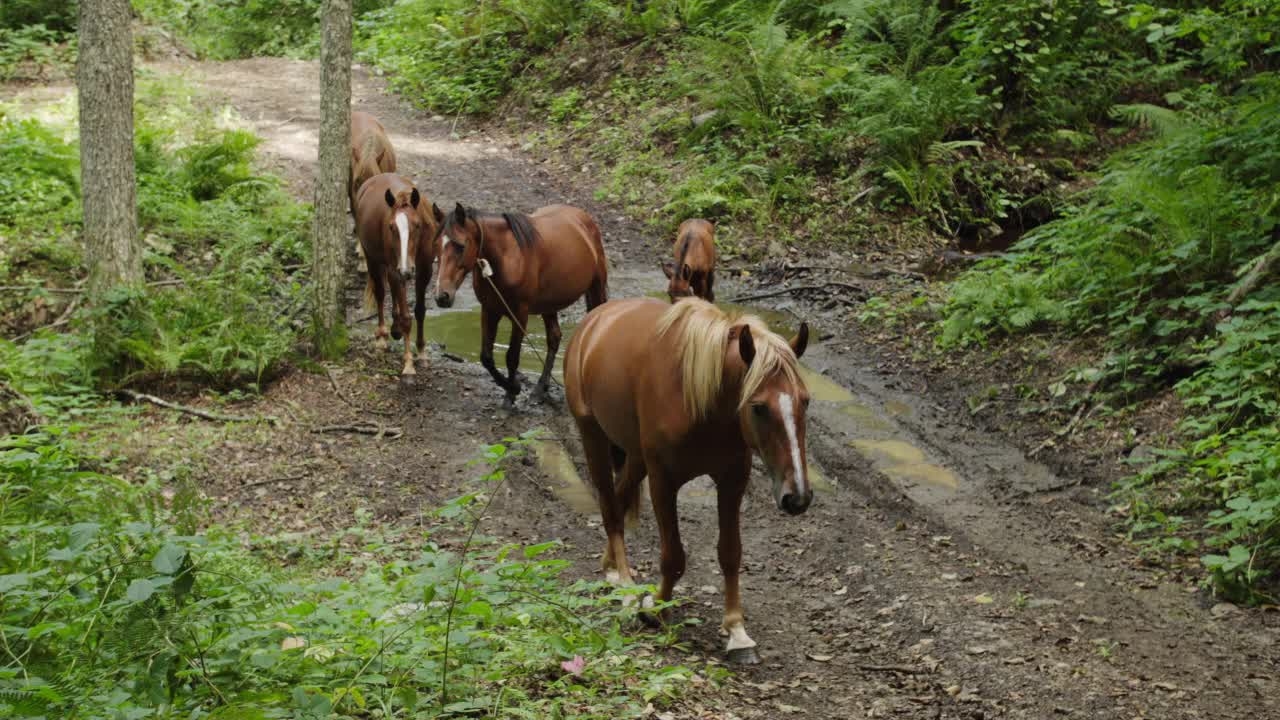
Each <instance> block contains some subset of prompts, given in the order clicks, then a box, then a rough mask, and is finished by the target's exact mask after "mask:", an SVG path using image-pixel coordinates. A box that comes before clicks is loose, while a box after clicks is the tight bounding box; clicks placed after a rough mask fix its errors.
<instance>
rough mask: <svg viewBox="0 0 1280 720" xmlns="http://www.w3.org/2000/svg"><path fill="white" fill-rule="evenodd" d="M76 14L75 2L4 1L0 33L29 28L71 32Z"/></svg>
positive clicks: (60, 0)
mask: <svg viewBox="0 0 1280 720" xmlns="http://www.w3.org/2000/svg"><path fill="white" fill-rule="evenodd" d="M78 13H79V2H77V0H5V3H4V4H3V5H0V32H3V31H5V30H19V29H22V28H29V27H40V28H41V29H42V30H43V29H45V28H47V29H48V30H49V31H52V32H57V33H66V32H72V31H74V30H75V29H76V16H77V14H78ZM0 44H3V43H0Z"/></svg>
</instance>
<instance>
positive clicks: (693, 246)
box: [662, 218, 716, 302]
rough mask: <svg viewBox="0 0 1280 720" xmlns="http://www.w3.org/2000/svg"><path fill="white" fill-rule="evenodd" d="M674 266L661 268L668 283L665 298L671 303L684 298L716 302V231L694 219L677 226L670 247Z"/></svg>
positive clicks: (713, 226)
mask: <svg viewBox="0 0 1280 720" xmlns="http://www.w3.org/2000/svg"><path fill="white" fill-rule="evenodd" d="M672 250H673V252H674V254H675V258H676V264H675V265H674V266H671V265H668V264H665V263H664V264H663V265H662V272H663V274H665V275H666V276H667V279H668V280H670V281H671V282H670V284H668V285H667V295H668V296H669V297H670V298H671V302H675V301H676V300H679V299H680V298H685V297H690V296H693V297H700V298H702V299H703V300H706V301H707V302H715V301H716V293H715V282H716V227H715V225H712V224H711V223H709V222H707V221H706V220H702V219H699V218H694V219H692V220H685V221H684V222H682V223H680V229H679V230H677V231H676V244H675V246H674V247H673V249H672Z"/></svg>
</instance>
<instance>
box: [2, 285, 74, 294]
mask: <svg viewBox="0 0 1280 720" xmlns="http://www.w3.org/2000/svg"><path fill="white" fill-rule="evenodd" d="M20 290H21V291H30V290H43V291H45V292H50V293H63V294H66V295H80V294H82V293H83V292H84V290H83V289H81V288H60V287H45V286H43V285H0V291H6V292H17V291H20Z"/></svg>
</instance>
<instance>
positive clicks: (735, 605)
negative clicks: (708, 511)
mask: <svg viewBox="0 0 1280 720" xmlns="http://www.w3.org/2000/svg"><path fill="white" fill-rule="evenodd" d="M750 475H751V458H750V456H748V457H747V458H746V460H744V461H741V462H739V463H738V464H737V465H736V466H735V467H733V468H731V469H730V470H729V471H727V472H725V473H724V474H718V475H716V477H715V481H716V508H717V510H718V514H719V516H720V540H719V544H718V546H717V550H718V554H719V557H720V572H721V573H722V574H723V575H724V622H723V623H722V624H721V625H720V632H721V633H722V634H724V635H727V636H728V637H729V640H728V643H727V644H726V645H725V651H726V652H727V653H728V654H729V661H730V662H733V663H740V664H745V665H755V664H756V663H759V662H760V656H759V655H758V654H756V641H755V640H752V639H751V637H750V636H749V635H747V628H746V623H745V617H744V615H743V612H742V597H741V595H739V589H738V570H739V568H740V567H741V565H742V533H741V528H740V525H739V521H740V519H741V516H742V496H743V494H744V493H745V492H746V489H747V482H748V479H749V478H750Z"/></svg>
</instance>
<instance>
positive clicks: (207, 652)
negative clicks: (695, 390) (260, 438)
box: [0, 429, 692, 720]
mask: <svg viewBox="0 0 1280 720" xmlns="http://www.w3.org/2000/svg"><path fill="white" fill-rule="evenodd" d="M509 440H514V439H509ZM519 446H520V442H519V441H515V442H509V443H508V444H498V445H493V446H490V447H489V448H488V449H487V450H486V452H485V457H486V459H487V461H489V462H490V463H492V467H493V469H492V470H491V471H490V472H489V473H488V474H486V475H485V477H484V478H483V481H482V482H481V483H479V484H478V485H477V487H476V488H475V489H474V490H473V491H472V492H469V493H467V494H465V495H463V496H461V497H459V498H457V499H455V500H453V501H451V502H450V503H449V504H447V505H446V506H444V507H443V508H441V510H440V511H439V513H438V514H437V516H436V517H435V518H434V519H431V518H428V519H429V520H432V525H433V527H432V528H431V529H430V530H429V531H426V532H423V531H408V532H406V533H404V534H403V535H401V534H399V533H396V532H394V531H387V532H385V533H384V532H380V531H378V530H377V529H374V528H368V527H361V526H357V527H355V528H351V529H348V530H347V531H344V533H343V535H348V536H351V535H354V536H355V537H357V538H362V539H363V540H362V542H361V543H360V545H359V547H358V548H355V550H357V552H353V553H350V554H349V553H348V552H346V551H344V550H343V546H342V545H341V544H339V543H338V542H337V539H338V538H337V536H335V538H334V541H332V542H330V541H326V540H325V539H323V538H320V539H317V540H316V544H315V545H314V546H311V545H307V550H306V551H304V553H303V556H304V557H306V556H307V555H309V554H310V555H316V556H322V557H323V558H324V562H323V563H321V564H319V565H318V566H317V568H315V569H312V568H310V567H307V566H306V565H303V566H301V567H294V568H286V567H282V566H281V565H279V564H277V563H278V561H276V560H275V559H274V558H272V557H270V556H269V555H264V554H263V553H262V552H261V550H251V549H249V547H250V546H247V545H246V544H245V543H243V542H242V541H241V540H240V539H239V538H238V537H237V536H236V535H235V534H234V533H231V532H229V531H228V530H227V529H226V528H222V527H218V526H211V527H207V528H205V529H203V530H201V529H200V527H199V525H200V521H201V519H202V515H201V513H200V511H199V504H198V502H197V500H196V496H195V494H194V492H193V491H192V490H191V489H190V478H188V479H186V480H183V478H182V477H181V476H179V477H178V481H177V492H176V494H174V495H173V500H172V501H170V502H166V501H165V500H164V499H163V497H162V482H163V480H162V478H163V477H164V476H165V475H168V474H170V472H169V471H164V472H161V473H155V474H152V475H151V479H150V480H149V481H148V482H147V483H146V484H143V485H138V484H133V483H129V482H125V481H123V480H122V479H120V478H117V477H114V476H113V475H111V474H109V473H107V472H104V471H102V470H93V469H90V468H91V467H93V466H94V465H95V464H97V463H95V461H94V460H93V459H91V458H86V457H83V456H81V455H80V454H78V453H77V451H76V450H75V449H74V448H73V446H72V444H71V443H70V442H69V441H68V440H67V439H66V438H65V437H64V435H63V434H62V433H60V432H59V431H58V430H55V429H46V430H45V431H44V432H43V433H38V434H32V435H26V436H21V437H14V436H11V437H9V438H7V439H5V440H3V441H0V623H2V624H3V627H4V647H5V649H6V653H5V655H4V659H3V660H0V713H4V714H6V716H10V715H18V716H45V717H55V716H56V717H62V716H67V717H70V716H72V715H74V716H75V717H81V718H86V720H92V719H94V718H103V719H106V718H113V719H114V718H119V717H142V716H144V715H151V714H153V713H156V712H167V713H178V714H181V715H184V716H186V715H191V714H203V713H207V712H208V711H209V709H210V708H216V709H215V711H214V712H215V713H216V714H218V715H227V716H230V715H235V716H241V715H244V716H248V717H263V718H267V717H295V718H320V717H344V718H346V717H368V716H369V714H370V713H371V712H376V713H378V714H381V715H383V716H386V717H421V716H424V714H426V713H432V714H433V715H434V713H437V712H440V713H444V714H459V713H471V712H487V713H492V714H493V715H494V716H499V715H502V716H506V715H507V714H512V715H515V716H518V717H558V716H567V715H574V716H578V715H589V716H597V717H599V716H610V717H614V716H618V715H619V714H623V713H636V712H640V711H641V710H642V709H643V707H642V706H643V705H644V703H646V702H649V701H655V702H658V703H661V702H662V700H663V699H664V698H669V697H672V696H674V695H675V693H676V692H677V691H678V688H679V687H680V685H681V684H682V682H683V681H685V680H687V679H688V678H689V676H690V675H691V674H692V671H690V670H689V669H686V668H682V667H678V666H676V667H662V666H661V664H657V665H655V664H654V663H653V662H652V660H647V659H645V658H644V657H642V656H640V655H637V654H630V653H629V652H628V651H629V650H631V649H633V648H635V647H636V646H637V645H638V644H639V643H640V642H642V641H641V640H639V639H637V638H634V637H631V636H628V635H626V634H624V633H623V632H622V622H623V620H624V618H625V617H626V614H625V613H624V612H622V611H621V610H620V604H619V603H618V598H617V597H615V596H612V595H609V594H606V593H604V592H603V588H602V586H601V584H600V583H573V584H568V583H566V582H564V581H563V580H561V579H560V577H559V576H560V573H561V572H562V571H563V569H564V568H565V566H566V565H567V563H566V562H565V561H562V560H555V559H549V556H548V553H549V552H550V551H552V550H554V549H555V543H553V542H552V543H544V544H540V545H532V546H525V547H521V546H513V545H499V544H497V543H494V542H493V541H491V540H487V539H484V538H482V537H479V536H475V527H474V526H472V527H469V528H468V527H467V526H466V525H463V524H461V523H460V522H459V520H458V519H461V518H469V517H470V513H471V512H476V511H479V512H481V513H482V512H483V508H484V506H485V504H486V500H485V498H486V494H487V493H492V492H496V487H494V486H496V485H498V484H500V483H501V482H502V481H503V470H502V463H503V462H504V460H505V459H506V458H507V457H508V456H509V455H510V454H512V453H513V452H516V451H518V449H519ZM451 518H453V519H452V520H451ZM473 536H474V540H473V539H472V537H473ZM272 545H273V539H272V538H257V539H256V542H254V543H253V545H252V547H256V548H269V547H271V546H272ZM575 657H582V658H584V659H586V660H587V662H586V663H585V664H584V668H583V669H582V670H580V671H579V672H581V673H582V675H583V677H584V678H586V679H588V680H589V681H588V682H584V681H579V680H578V679H577V677H576V676H575V675H573V674H569V673H567V672H566V671H564V670H562V669H561V667H560V663H561V661H563V660H572V659H573V658H575ZM428 708H431V709H428ZM245 714H247V715H245Z"/></svg>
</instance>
